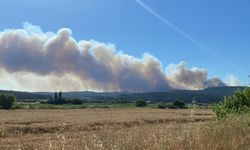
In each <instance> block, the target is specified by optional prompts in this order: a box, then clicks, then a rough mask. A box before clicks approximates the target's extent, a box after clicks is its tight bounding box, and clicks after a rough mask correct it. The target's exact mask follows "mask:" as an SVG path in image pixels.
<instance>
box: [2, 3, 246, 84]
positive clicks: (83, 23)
mask: <svg viewBox="0 0 250 150" xmlns="http://www.w3.org/2000/svg"><path fill="white" fill-rule="evenodd" d="M141 1H142V2H143V3H144V4H146V5H147V6H148V7H150V8H151V9H152V10H154V11H155V12H157V13H158V14H159V15H161V16H162V17H163V18H165V19H166V20H168V21H170V22H171V23H172V24H174V25H175V26H176V27H178V28H179V29H181V30H182V31H183V32H185V33H186V34H188V35H189V36H191V37H192V38H194V39H196V40H197V41H199V42H200V43H202V44H203V45H204V46H205V47H207V48H209V49H210V50H211V51H213V53H215V54H216V55H213V54H211V53H209V52H207V51H206V50H204V48H203V47H201V46H199V45H197V44H195V43H194V42H192V41H190V40H188V39H187V38H185V37H183V36H182V35H181V34H179V33H178V32H176V31H175V30H173V28H171V27H169V26H168V25H166V24H165V23H163V22H162V21H161V20H160V19H158V18H157V17H155V16H154V15H152V14H151V13H150V12H148V11H147V10H145V9H144V8H143V7H142V6H140V5H139V4H138V3H137V2H136V1H135V0H105V1H101V0H63V1H62V0H36V1H34V0H22V1H20V0H19V1H18V0H16V1H14V0H1V1H0V22H1V23H0V30H4V29H6V28H21V27H22V23H23V22H25V21H28V22H30V23H32V24H35V25H39V26H40V27H41V28H42V29H43V31H46V32H47V31H53V32H56V31H57V30H58V29H59V28H62V27H67V28H70V29H71V30H72V31H73V36H74V37H75V38H76V39H77V40H82V39H84V40H89V39H94V40H96V41H100V42H104V43H113V44H115V45H116V47H117V49H118V50H121V51H123V52H124V53H127V54H130V55H134V56H136V57H141V56H142V55H143V53H145V52H148V53H150V54H152V55H154V56H155V57H157V58H158V59H159V60H160V61H161V63H162V65H163V67H164V68H166V67H167V66H168V65H169V64H171V63H174V64H177V63H179V62H181V61H185V62H186V63H187V65H188V66H189V67H199V68H205V69H207V70H208V73H209V76H210V77H213V76H218V77H220V78H221V79H225V78H226V77H227V76H228V75H231V74H232V75H234V76H236V77H238V78H239V79H240V81H241V84H242V85H245V84H247V83H248V82H249V79H248V74H247V73H248V72H249V73H250V68H249V66H250V61H249V59H248V58H249V56H250V49H249V48H250V28H249V27H250V20H249V18H250V10H249V6H250V1H249V0H241V1H237V0H220V1H218V0H209V1H205V0H189V1H185V0H141Z"/></svg>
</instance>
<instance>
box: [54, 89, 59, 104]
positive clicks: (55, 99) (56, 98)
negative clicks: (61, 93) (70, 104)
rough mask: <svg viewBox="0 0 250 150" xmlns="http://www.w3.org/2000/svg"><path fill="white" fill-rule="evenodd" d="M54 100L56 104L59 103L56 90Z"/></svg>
mask: <svg viewBox="0 0 250 150" xmlns="http://www.w3.org/2000/svg"><path fill="white" fill-rule="evenodd" d="M54 102H55V104H56V105H57V104H58V96H57V92H55V95H54Z"/></svg>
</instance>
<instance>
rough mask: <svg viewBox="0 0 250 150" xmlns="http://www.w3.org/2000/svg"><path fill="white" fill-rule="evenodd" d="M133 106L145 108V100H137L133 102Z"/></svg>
mask: <svg viewBox="0 0 250 150" xmlns="http://www.w3.org/2000/svg"><path fill="white" fill-rule="evenodd" d="M135 106H136V107H145V106H147V102H146V101H145V100H141V99H140V100H137V101H136V102H135Z"/></svg>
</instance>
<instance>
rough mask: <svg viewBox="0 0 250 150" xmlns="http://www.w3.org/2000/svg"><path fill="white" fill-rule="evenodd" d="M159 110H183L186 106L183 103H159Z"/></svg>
mask: <svg viewBox="0 0 250 150" xmlns="http://www.w3.org/2000/svg"><path fill="white" fill-rule="evenodd" d="M157 107H158V108H160V109H165V108H172V109H184V108H186V104H185V102H183V101H174V102H172V103H160V104H158V106H157Z"/></svg>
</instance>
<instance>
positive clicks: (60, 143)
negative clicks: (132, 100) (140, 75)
mask: <svg viewBox="0 0 250 150" xmlns="http://www.w3.org/2000/svg"><path fill="white" fill-rule="evenodd" d="M0 118H1V120H0V149H1V150H2V149H3V150H5V149H7V150H10V149H11V150H12V149H21V150H33V149H42V150H47V149H51V150H52V149H53V150H54V149H58V150H59V149H65V150H66V149H70V150H71V149H86V150H92V149H93V150H99V149H100V150H101V149H105V150H106V149H107V150H111V149H114V150H115V149H117V150H118V149H121V150H123V149H124V150H130V149H131V150H140V149H148V150H149V149H150V150H151V149H154V150H163V149H228V148H229V149H247V148H248V146H249V145H247V144H248V143H249V136H248V134H249V128H242V126H241V125H242V124H240V125H239V127H238V126H237V121H235V122H236V124H235V125H233V126H232V125H223V126H221V125H220V124H219V125H218V124H217V123H215V122H216V121H214V114H213V113H212V111H211V110H208V109H206V110H201V109H183V110H174V109H173V110H171V109H150V108H142V109H139V108H136V109H125V108H123V109H75V110H73V109H72V110H14V111H3V110H1V111H0ZM234 127H235V128H236V129H235V131H234V130H230V129H232V128H234ZM237 127H238V128H237ZM224 130H225V131H226V130H230V131H228V132H224ZM236 130H237V132H236ZM243 130H244V131H243ZM234 132H235V133H234ZM247 140H248V141H247Z"/></svg>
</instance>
